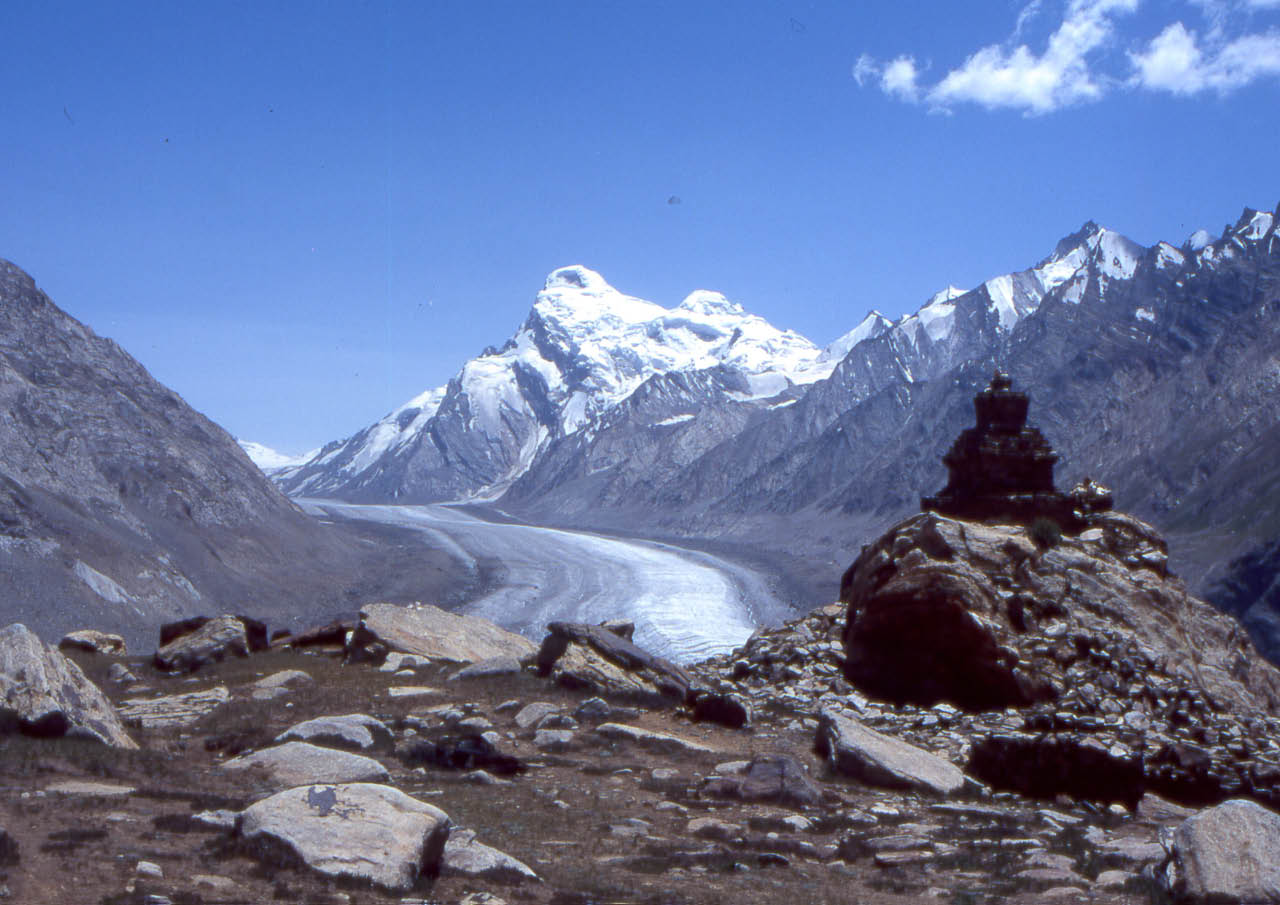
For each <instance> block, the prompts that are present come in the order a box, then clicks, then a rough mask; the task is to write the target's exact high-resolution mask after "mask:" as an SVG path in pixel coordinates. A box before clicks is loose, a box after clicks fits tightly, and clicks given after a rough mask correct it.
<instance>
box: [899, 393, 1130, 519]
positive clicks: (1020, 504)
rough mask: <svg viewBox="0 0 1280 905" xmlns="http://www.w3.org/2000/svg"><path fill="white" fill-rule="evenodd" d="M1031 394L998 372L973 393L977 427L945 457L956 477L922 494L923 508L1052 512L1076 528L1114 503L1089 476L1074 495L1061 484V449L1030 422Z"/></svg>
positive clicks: (1025, 515)
mask: <svg viewBox="0 0 1280 905" xmlns="http://www.w3.org/2000/svg"><path fill="white" fill-rule="evenodd" d="M1029 404H1030V401H1029V400H1028V398H1027V394H1026V393H1019V392H1016V391H1015V390H1014V389H1013V382H1012V381H1011V380H1010V379H1009V375H1007V374H1005V373H1004V372H1003V371H1000V370H997V371H996V372H995V375H994V376H993V377H992V378H991V385H990V386H989V387H987V388H986V389H985V390H983V391H982V392H981V393H979V394H978V395H977V396H975V397H974V398H973V408H974V411H975V413H976V414H977V422H978V423H977V425H976V426H974V427H971V428H968V429H966V430H965V431H963V432H962V433H961V434H960V436H959V437H958V438H957V439H956V442H955V443H954V444H953V445H952V447H951V449H950V451H949V452H948V453H947V454H946V455H945V456H943V459H942V461H943V464H945V465H946V466H947V471H948V472H949V475H950V477H949V480H948V481H947V486H946V487H945V488H943V490H942V491H941V492H939V493H938V495H937V496H931V497H922V498H921V500H920V507H921V508H922V509H924V510H925V511H932V512H937V513H939V514H941V515H949V516H953V517H955V518H962V519H970V520H974V521H1009V522H1015V523H1021V524H1029V523H1031V522H1032V521H1034V520H1035V519H1037V518H1049V519H1052V520H1053V521H1054V522H1056V523H1057V524H1058V526H1059V527H1060V528H1062V529H1064V530H1067V531H1070V532H1072V533H1075V532H1079V531H1081V530H1083V529H1084V528H1085V527H1087V525H1088V521H1089V516H1090V515H1091V514H1093V513H1097V512H1105V511H1107V510H1109V509H1110V508H1111V502H1112V501H1111V493H1110V491H1109V490H1107V489H1106V488H1105V487H1102V486H1100V485H1098V484H1095V483H1094V482H1092V481H1090V480H1089V479H1088V478H1085V480H1084V481H1083V482H1082V483H1081V484H1080V485H1078V486H1077V487H1076V488H1075V489H1074V490H1072V491H1071V492H1070V493H1059V492H1058V490H1057V489H1056V488H1055V487H1054V484H1053V467H1054V465H1055V464H1057V461H1058V455H1057V453H1055V452H1054V451H1053V447H1051V446H1050V445H1049V441H1048V440H1046V439H1045V438H1044V435H1043V434H1041V433H1040V431H1039V430H1037V429H1036V428H1034V427H1028V426H1027V408H1028V406H1029Z"/></svg>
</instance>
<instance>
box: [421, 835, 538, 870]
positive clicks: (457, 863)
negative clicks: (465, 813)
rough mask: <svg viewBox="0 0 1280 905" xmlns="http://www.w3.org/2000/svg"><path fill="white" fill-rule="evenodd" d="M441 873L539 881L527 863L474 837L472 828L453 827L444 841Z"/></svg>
mask: <svg viewBox="0 0 1280 905" xmlns="http://www.w3.org/2000/svg"><path fill="white" fill-rule="evenodd" d="M441 874H442V875H445V876H449V875H454V876H463V877H474V878H476V879H480V880H493V881H495V882H499V883H519V882H522V881H525V880H532V881H534V882H541V881H540V879H539V877H538V875H537V874H536V873H534V872H533V871H532V870H531V869H530V868H529V866H528V865H527V864H525V863H524V862H523V861H519V860H517V859H516V858H513V857H511V856H510V855H508V854H506V853H505V852H501V851H498V849H496V848H492V847H490V846H488V845H484V844H483V843H481V842H477V841H476V834H475V832H474V831H472V830H454V831H453V832H452V833H450V834H449V840H448V841H447V842H446V843H445V845H444V857H443V860H442V864H441Z"/></svg>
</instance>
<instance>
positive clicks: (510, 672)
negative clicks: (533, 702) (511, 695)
mask: <svg viewBox="0 0 1280 905" xmlns="http://www.w3.org/2000/svg"><path fill="white" fill-rule="evenodd" d="M522 668H523V667H521V666H520V661H519V660H518V659H516V658H515V657H492V658H490V659H488V660H481V661H480V662H479V663H472V664H471V665H470V666H464V667H463V668H462V669H460V670H458V671H457V672H455V673H454V674H453V675H451V676H449V681H450V682H464V681H466V680H468V679H493V678H497V677H499V676H518V675H519V674H520V672H521V670H522Z"/></svg>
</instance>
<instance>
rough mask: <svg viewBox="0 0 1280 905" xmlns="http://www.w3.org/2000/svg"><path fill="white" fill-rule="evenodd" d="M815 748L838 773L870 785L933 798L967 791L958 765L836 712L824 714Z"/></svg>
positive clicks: (820, 721) (819, 724)
mask: <svg viewBox="0 0 1280 905" xmlns="http://www.w3.org/2000/svg"><path fill="white" fill-rule="evenodd" d="M814 747H815V749H816V750H817V752H818V754H819V755H820V756H822V757H825V758H826V759H827V760H828V762H830V764H831V767H832V769H833V770H835V771H836V772H837V773H839V774H841V775H843V776H848V777H851V778H853V779H857V780H859V781H861V782H864V783H866V784H868V785H872V786H886V787H888V788H897V789H919V790H921V791H925V792H930V793H932V794H934V795H954V794H955V793H957V792H959V791H960V790H961V789H962V788H964V783H965V779H964V773H963V772H961V770H960V768H959V767H957V766H956V765H955V764H952V763H950V762H948V761H945V760H943V759H942V758H941V757H938V756H937V755H936V754H930V753H929V752H928V751H925V750H924V749H922V748H917V747H916V746H915V745H911V744H908V743H907V742H904V741H902V740H901V739H897V738H892V737H891V736H887V735H883V734H881V733H879V732H876V731H875V730H874V729H869V728H867V727H866V726H864V725H862V724H861V723H860V722H858V721H857V720H855V719H853V718H851V717H847V716H845V715H844V714H841V713H838V712H836V711H833V710H825V711H823V713H822V716H821V718H820V719H819V721H818V734H817V739H816V741H815V744H814Z"/></svg>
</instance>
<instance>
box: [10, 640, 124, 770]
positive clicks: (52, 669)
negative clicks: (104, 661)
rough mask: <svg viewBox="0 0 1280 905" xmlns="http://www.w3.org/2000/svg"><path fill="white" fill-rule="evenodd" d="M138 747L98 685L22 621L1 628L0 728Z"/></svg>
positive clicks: (117, 745)
mask: <svg viewBox="0 0 1280 905" xmlns="http://www.w3.org/2000/svg"><path fill="white" fill-rule="evenodd" d="M14 731H18V732H23V733H26V734H28V735H36V736H47V737H58V736H64V735H65V736H72V737H78V738H90V739H95V740H97V741H100V742H103V743H104V744H107V745H113V746H115V747H117V748H137V747H138V746H137V744H136V743H135V742H134V741H133V739H131V738H130V737H129V734H128V733H127V732H126V731H125V728H124V725H123V724H122V723H121V722H120V718H119V717H118V716H117V715H116V712H115V710H114V709H112V707H111V702H110V701H108V700H107V697H106V695H104V694H103V693H102V691H101V689H99V688H98V686H96V685H94V684H93V683H92V682H90V681H89V680H88V678H86V677H85V674H84V673H83V672H81V670H80V667H79V666H77V665H76V664H75V663H73V662H71V661H70V660H68V659H67V658H66V657H64V656H63V655H62V654H61V653H59V652H58V651H57V650H55V649H54V648H52V647H51V646H49V645H47V644H45V643H44V642H42V641H41V640H40V639H39V638H37V637H36V635H35V633H34V632H32V631H31V630H30V629H28V628H27V627H26V626H25V625H22V624H21V623H14V624H13V625H10V626H6V627H5V628H3V629H0V732H14Z"/></svg>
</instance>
